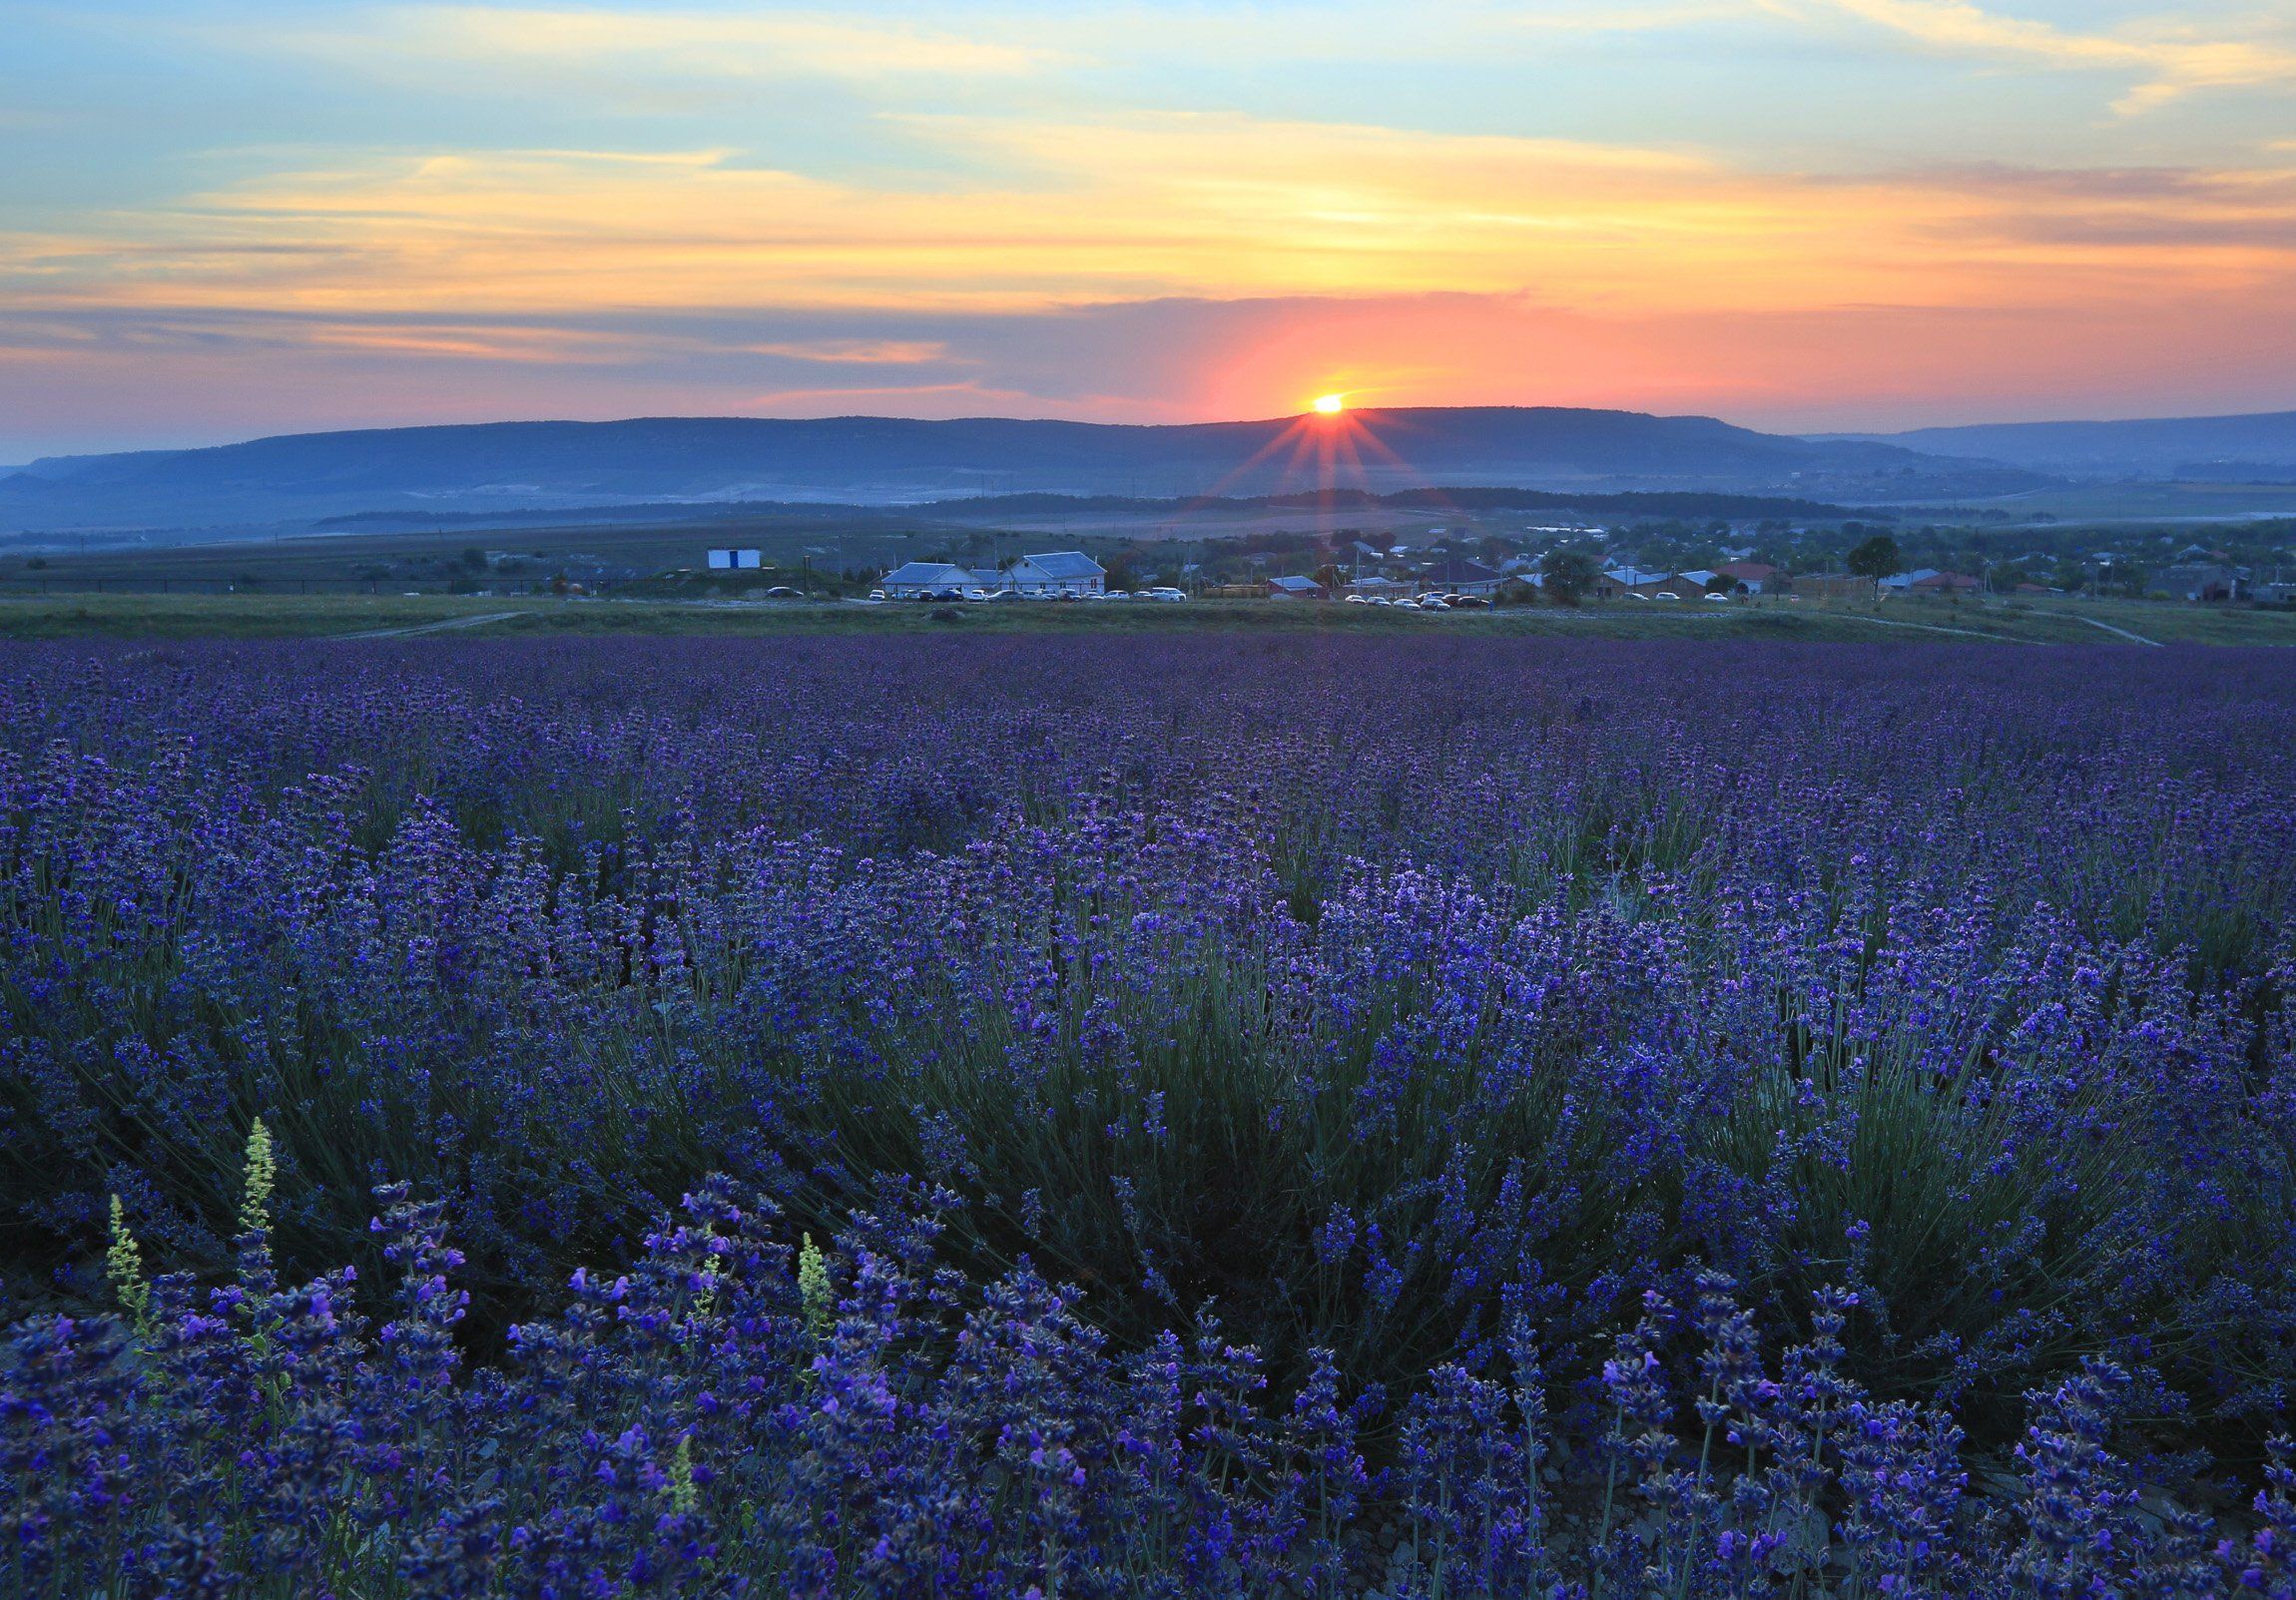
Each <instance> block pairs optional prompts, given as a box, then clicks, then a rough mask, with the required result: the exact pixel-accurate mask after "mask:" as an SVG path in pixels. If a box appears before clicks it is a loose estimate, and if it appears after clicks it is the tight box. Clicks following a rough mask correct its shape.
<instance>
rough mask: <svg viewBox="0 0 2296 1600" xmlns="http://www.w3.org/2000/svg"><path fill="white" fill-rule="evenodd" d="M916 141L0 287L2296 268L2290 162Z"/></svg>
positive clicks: (357, 203) (323, 229)
mask: <svg viewBox="0 0 2296 1600" xmlns="http://www.w3.org/2000/svg"><path fill="white" fill-rule="evenodd" d="M911 126H912V127H913V128H915V129H916V130H918V131H919V132H921V133H924V134H927V135H929V136H930V137H932V138H933V139H935V140H937V141H940V142H942V143H943V144H945V145H946V146H948V147H950V148H951V150H952V151H961V152H962V153H963V154H964V155H965V156H966V157H967V158H968V160H969V162H970V163H971V165H972V167H973V169H975V170H981V171H985V172H987V173H990V174H993V175H994V176H993V177H989V178H983V179H980V180H976V181H975V182H974V183H972V184H970V185H967V186H962V187H950V188H945V189H925V188H895V187H889V186H888V187H874V188H868V187H861V186H859V185H855V184H845V183H832V182H827V181H824V180H821V179H818V178H813V177H809V176H806V175H804V174H801V173H796V172H791V171H782V170H776V169H773V168H769V167H762V166H758V165H754V164H749V163H746V162H744V161H742V160H740V159H737V158H736V157H735V156H733V155H732V154H731V153H728V152H724V151H693V152H672V153H660V152H654V153H634V154H630V153H622V152H614V151H591V152H584V151H545V150H538V151H522V152H494V153H483V154H445V155H438V156H433V157H429V158H423V159H414V160H409V159H405V158H399V157H386V156H374V157H369V158H364V159H360V160H355V161H350V162H345V163H342V164H340V165H336V166H332V167H327V168H320V169H312V170H304V171H289V172H281V173H276V174H272V175H269V176H266V177H263V178H259V179H254V180H250V181H249V182H246V183H244V184H240V185H236V186H233V187H231V188H227V189H223V190H219V191H216V192H214V193H211V194H207V195H203V196H198V197H193V198H192V199H190V200H188V201H187V202H185V203H184V204H182V205H179V206H177V207H174V208H171V209H167V210H162V211H155V212H148V213H140V214H135V215H128V216H121V217H117V218H114V219H110V220H108V221H107V223H106V225H105V226H104V228H103V229H102V230H101V231H90V232H87V233H83V234H79V235H73V236H61V237H60V236H45V237H34V236H21V235H19V236H0V286H5V287H6V288H7V289H8V290H9V291H10V292H11V293H12V294H13V295H14V296H16V297H17V298H18V299H20V300H21V301H23V302H24V303H25V304H27V305H41V304H47V305H55V304H79V305H86V304H114V305H135V304H149V305H162V304H165V305H187V304H188V305H206V306H239V307H266V308H287V309H295V310H299V311H304V312H310V313H325V312H338V313H340V312H358V313H374V312H382V311H390V312H412V313H422V312H426V311H428V312H440V311H448V310H451V311H455V312H458V313H469V312H476V313H507V312H520V313H523V312H533V311H551V312H557V313H565V314H578V313H583V312H587V311H595V310H612V309H622V308H645V307H651V308H655V309H665V310H667V309H680V308H685V309H694V308H730V307H743V306H781V307H845V308H879V309H898V310H920V309H933V308H938V309H969V310H1018V309H1030V308H1043V307H1047V306H1057V305H1070V304H1078V303H1091V302H1099V301H1116V300H1128V299H1141V298H1150V297H1156V296H1162V295H1174V294H1178V295H1195V296H1208V297H1215V298H1217V297H1241V296H1252V295H1270V294H1316V295H1325V294H1416V293H1429V292H1466V293H1484V294H1492V293H1524V294H1529V295H1531V296H1533V297H1535V298H1536V299H1538V300H1540V301H1543V302H1546V303H1551V304H1563V305H1572V306H1578V307H1583V308H1588V309H1604V310H1610V311H1621V312H1623V311H1639V312H1659V311H1683V310H1742V311H1763V310H1774V309H1787V308H1796V307H1806V306H1811V305H1826V304H1843V303H1859V302H1890V303H1916V304H1981V303H1995V304H1999V303H2018V302H2022V301H2037V300H2046V301H2052V302H2053V301H2057V300H2062V299H2068V298H2069V299H2078V298H2080V297H2082V296H2091V295H2110V294H2118V293H2122V292H2125V291H2127V289H2128V288H2129V286H2130V285H2131V284H2134V283H2139V282H2141V283H2145V284H2148V285H2150V288H2151V290H2152V291H2153V292H2155V293H2160V294H2174V293H2177V292H2182V291H2186V290H2206V291H2210V292H2217V291H2222V290H2225V289H2226V288H2228V287H2234V286H2237V285H2238V284H2240V283H2244V282H2255V281H2261V280H2264V279H2268V278H2272V277H2274V276H2276V275H2278V274H2284V273H2287V272H2289V271H2290V270H2292V269H2296V237H2292V236H2296V171H2291V170H2290V169H2288V168H2286V167H2285V166H2280V167H2260V168H2256V169H2254V170H2239V171H2222V172H2205V171H2204V172H2185V171H2161V170H2139V171H2135V172H2102V173H2083V172H2070V173H2059V172H2049V171H2024V170H2016V169H2003V168H1970V169H1953V170H1939V171H1933V172H1924V173H1912V174H1901V175H1895V176H1888V175H1885V176H1861V177H1848V178H1843V177H1832V176H1827V175H1822V174H1806V175H1805V174H1771V173H1761V172H1751V171H1747V170H1744V169H1742V168H1737V167H1733V166H1730V165H1728V164H1726V163H1724V162H1722V161H1720V160H1718V159H1716V158H1715V157H1713V156H1711V155H1708V154H1705V153H1701V152H1696V151H1688V150H1660V149H1644V148H1633V147H1618V146H1606V145H1596V144H1587V143H1574V142H1567V141H1557V140H1533V139H1517V138H1502V137H1473V136H1462V135H1449V134H1433V133H1419V132H1408V131H1401V130H1396V129H1389V128H1379V127H1369V126H1349V125H1338V124H1311V123H1299V122H1278V121H1265V120H1255V119H1251V118H1246V117H1242V116H1234V115H1205V116H1180V115H1163V116H1135V117H1129V118H1111V119H1109V120H1106V121H1102V122H1093V123H1074V122H1071V123H1061V124H1053V123H1045V122H1035V121H1027V120H1021V119H982V118H941V119H931V120H926V119H915V120H912V122H911ZM785 353H786V352H785ZM846 358H848V359H851V358H853V357H852V356H850V355H849V356H848V357H846Z"/></svg>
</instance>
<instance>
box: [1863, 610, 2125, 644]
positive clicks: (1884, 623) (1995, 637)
mask: <svg viewBox="0 0 2296 1600" xmlns="http://www.w3.org/2000/svg"><path fill="white" fill-rule="evenodd" d="M1836 615H1837V616H1840V617H1842V618H1844V619H1845V620H1847V621H1850V622H1870V623H1872V624H1873V625H1874V626H1875V627H1877V628H1918V629H1920V630H1921V631H1922V632H1923V633H1926V634H1959V635H1961V636H1962V637H1963V638H1964V639H1990V640H1992V641H1993V642H1994V643H1995V644H1997V645H2015V644H2022V643H2024V641H2022V640H2020V639H2017V638H2014V637H2012V636H2011V635H2009V634H1989V633H1980V632H1979V631H1978V630H1977V629H1975V628H1948V627H1946V626H1944V625H1943V624H1941V623H1935V622H1897V621H1894V620H1892V619H1891V618H1888V617H1861V616H1859V615H1858V614H1857V613H1856V612H1854V611H1845V612H1838V613H1836ZM2082 620H2083V621H2086V620H2087V619H2086V618H2083V619H2082ZM2139 643H2149V641H2139Z"/></svg>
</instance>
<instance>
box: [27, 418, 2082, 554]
mask: <svg viewBox="0 0 2296 1600" xmlns="http://www.w3.org/2000/svg"><path fill="white" fill-rule="evenodd" d="M1337 426H1338V427H1340V428H1343V429H1344V430H1345V432H1344V434H1343V433H1335V432H1333V431H1331V430H1333V429H1334V428H1335V424H1332V423H1328V422H1323V421H1320V420H1303V419H1301V418H1295V417H1277V418H1271V419H1267V420H1264V421H1256V422H1213V423H1199V424H1187V425H1164V426H1145V425H1127V424H1108V423H1091V422H1061V421H1034V420H1021V419H1016V418H1006V417H976V418H969V419H964V420H957V421H945V422H927V421H918V420H913V419H909V418H900V417H825V418H818V419H808V420H785V419H775V418H756V417H647V418H638V419H634V420H630V421H622V422H496V423H481V424H475V425H464V426H451V427H421V428H380V429H366V430H361V431H355V432H341V433H304V434H288V435H283V436H280V437H277V438H267V439H256V440H252V441H250V442H248V443H245V444H232V445H222V446H218V447H215V448H211V449H200V450H157V451H155V450H144V451H136V452H133V453H129V454H121V455H95V456H56V457H50V458H47V459H45V460H40V461H35V462H33V463H32V464H31V465H30V466H29V467H28V468H26V469H24V470H23V471H21V472H19V473H17V474H15V475H14V476H11V477H7V478H4V479H0V531H4V530H9V529H21V530H29V531H44V530H63V529H70V528H75V527H78V528H88V527H151V528H198V527H219V526H234V525H237V526H252V525H264V524H278V523H284V522H292V521H302V522H308V521H312V520H316V519H320V518H325V517H331V516H340V515H345V514H351V513H357V512H364V511H400V512H406V511H415V510H432V511H459V512H468V511H550V510H555V509H565V508H569V507H576V506H599V505H611V504H616V503H635V502H643V501H670V502H691V503H697V504H702V503H710V502H725V501H736V500H741V501H758V500H777V501H819V502H834V503H844V504H856V505H871V504H873V505H894V504H912V503H918V502H924V501H930V500H940V499H947V498H951V497H956V496H964V495H973V494H981V495H994V494H1008V493H1054V494H1085V495H1104V494H1121V495H1130V496H1143V497H1159V496H1175V495H1177V496H1189V495H1254V494H1280V493H1284V492H1287V491H1297V490H1302V489H1307V488H1311V487H1314V486H1316V485H1317V483H1318V482H1319V481H1320V480H1319V469H1318V468H1317V466H1316V465H1315V463H1316V462H1317V460H1318V459H1319V456H1320V454H1321V447H1320V441H1321V440H1322V439H1323V438H1326V437H1330V438H1333V439H1335V440H1342V441H1344V442H1343V445H1342V448H1340V449H1339V450H1338V451H1337V452H1336V460H1337V462H1338V464H1337V465H1336V466H1334V467H1333V468H1332V469H1331V470H1332V478H1331V481H1332V482H1333V483H1334V484H1335V485H1337V486H1339V487H1347V488H1362V489H1367V490H1372V491H1395V490H1405V489H1415V488H1427V487H1440V486H1443V485H1463V484H1473V485H1478V486H1489V487H1499V488H1521V489H1539V490H1549V491H1559V492H1590V493H1624V492H1643V493H1649V492H1676V493H1680V492H1694V493H1729V494H1756V495H1785V496H1791V497H1794V498H1800V499H1808V500H1825V501H1840V502H1850V503H1857V504H1879V503H1887V502H1892V501H1907V500H1917V499H1935V498H1943V497H1962V498H1969V497H1982V496H1987V495H1998V494H2009V493H2014V492H2017V491H2020V490H2022V489H2026V488H2031V487H2035V486H2038V485H2039V484H2040V483H2041V482H2043V481H2045V480H2043V479H2041V478H2039V477H2038V476H2036V475H2035V474H2033V473H2031V472H2028V471H2025V470H2023V469H2020V468H2015V467H2003V466H1999V465H1995V464H1992V463H1973V462H1969V461H1964V460H1955V459H1946V458H1942V457H1939V456H1936V455H1925V454H1923V453H1920V452H1918V451H1915V450H1910V449H1906V448H1903V447H1901V446H1898V445H1894V444H1887V443H1875V442H1870V441H1863V440H1846V441H1812V440H1808V439H1799V438H1792V437H1787V436H1783V435H1778V434H1768V433H1758V432H1755V431H1753V430H1751V429H1748V428H1740V427H1733V426H1731V425H1730V424H1728V423H1725V422H1720V421H1717V420H1715V419H1714V418H1712V417H1695V416H1691V417H1661V416H1650V415H1645V414H1643V413H1640V412H1634V411H1591V410H1572V409H1562V408H1554V407H1514V406H1491V407H1460V408H1433V407H1430V408H1420V409H1398V410H1390V411H1379V412H1372V411H1358V412H1353V413H1350V415H1349V416H1348V417H1347V418H1346V419H1345V421H1344V423H1342V424H1338V425H1337ZM1375 441H1376V442H1375Z"/></svg>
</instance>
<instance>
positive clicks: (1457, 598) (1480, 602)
mask: <svg viewBox="0 0 2296 1600" xmlns="http://www.w3.org/2000/svg"><path fill="white" fill-rule="evenodd" d="M1450 603H1451V605H1452V607H1453V608H1454V609H1458V608H1463V609H1465V610H1467V611H1488V610H1490V602H1489V601H1487V600H1485V599H1483V597H1482V596H1480V595H1453V596H1451V601H1450Z"/></svg>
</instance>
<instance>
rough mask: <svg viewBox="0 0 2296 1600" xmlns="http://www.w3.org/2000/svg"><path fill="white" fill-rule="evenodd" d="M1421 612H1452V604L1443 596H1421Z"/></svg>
mask: <svg viewBox="0 0 2296 1600" xmlns="http://www.w3.org/2000/svg"><path fill="white" fill-rule="evenodd" d="M1420 610H1422V611H1448V610H1450V602H1449V601H1447V600H1445V599H1444V598H1443V597H1442V596H1441V595H1422V596H1420Z"/></svg>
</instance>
